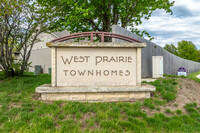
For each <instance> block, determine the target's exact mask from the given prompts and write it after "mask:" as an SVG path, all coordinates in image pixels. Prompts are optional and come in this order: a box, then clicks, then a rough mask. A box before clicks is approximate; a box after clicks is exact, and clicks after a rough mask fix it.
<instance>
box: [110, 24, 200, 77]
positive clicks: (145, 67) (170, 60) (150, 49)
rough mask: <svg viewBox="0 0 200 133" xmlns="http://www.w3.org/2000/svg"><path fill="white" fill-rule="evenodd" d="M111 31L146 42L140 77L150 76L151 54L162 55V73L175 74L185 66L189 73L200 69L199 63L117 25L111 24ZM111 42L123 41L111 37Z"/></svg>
mask: <svg viewBox="0 0 200 133" xmlns="http://www.w3.org/2000/svg"><path fill="white" fill-rule="evenodd" d="M112 33H116V34H121V35H125V36H129V37H132V38H134V39H137V40H139V41H142V42H144V43H146V44H147V47H146V48H143V49H142V77H152V56H163V64H164V74H170V75H175V74H177V71H178V68H179V67H185V68H186V69H187V70H188V71H189V73H193V72H197V71H200V63H198V62H194V61H190V60H186V59H182V58H180V57H178V56H175V55H173V54H171V53H169V52H168V51H166V50H164V49H163V48H162V47H160V46H159V45H156V44H155V43H152V42H150V41H148V40H146V39H144V38H141V37H139V36H137V35H135V34H133V33H132V32H130V31H128V30H126V29H124V28H122V27H120V26H118V25H113V26H112ZM113 42H125V41H123V40H119V39H115V38H113Z"/></svg>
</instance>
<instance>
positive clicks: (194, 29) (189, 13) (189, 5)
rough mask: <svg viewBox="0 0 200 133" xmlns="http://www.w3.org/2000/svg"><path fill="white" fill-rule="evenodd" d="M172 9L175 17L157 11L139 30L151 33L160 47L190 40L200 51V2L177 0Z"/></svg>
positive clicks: (198, 0)
mask: <svg viewBox="0 0 200 133" xmlns="http://www.w3.org/2000/svg"><path fill="white" fill-rule="evenodd" d="M170 1H172V0H170ZM171 9H172V11H173V15H170V14H169V13H165V12H164V11H162V10H157V11H155V12H154V13H153V15H152V17H151V18H150V19H149V20H144V21H143V24H142V25H140V26H138V29H140V30H146V31H147V32H148V33H150V35H151V36H153V37H155V39H154V40H152V41H153V42H154V43H156V44H158V45H160V46H164V45H165V44H175V45H177V42H178V41H181V40H188V41H192V42H193V43H194V44H195V45H196V46H197V48H198V49H200V0H175V4H174V6H173V7H172V8H171Z"/></svg>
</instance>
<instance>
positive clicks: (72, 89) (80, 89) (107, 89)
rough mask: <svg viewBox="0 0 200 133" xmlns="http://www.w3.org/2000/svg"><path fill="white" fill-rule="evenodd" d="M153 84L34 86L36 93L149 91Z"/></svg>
mask: <svg viewBox="0 0 200 133" xmlns="http://www.w3.org/2000/svg"><path fill="white" fill-rule="evenodd" d="M155 90H156V88H155V86H152V85H149V84H142V85H141V86H66V87H52V86H51V85H50V84H45V85H42V86H39V87H37V88H36V92H37V93H74V92H99V93H101V92H143V91H144V92H146V91H147V92H150V91H155Z"/></svg>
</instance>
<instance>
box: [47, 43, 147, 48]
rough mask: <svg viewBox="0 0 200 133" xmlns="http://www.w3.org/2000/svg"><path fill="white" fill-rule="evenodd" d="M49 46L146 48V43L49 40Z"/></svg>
mask: <svg viewBox="0 0 200 133" xmlns="http://www.w3.org/2000/svg"><path fill="white" fill-rule="evenodd" d="M46 46H48V47H79V48H81V47H95V48H98V47H100V48H105V47H111V48H120V47H123V48H124V47H134V48H144V47H146V43H137V42H135V43H130V42H129V43H125V42H123V43H120V42H118V43H112V42H47V43H46Z"/></svg>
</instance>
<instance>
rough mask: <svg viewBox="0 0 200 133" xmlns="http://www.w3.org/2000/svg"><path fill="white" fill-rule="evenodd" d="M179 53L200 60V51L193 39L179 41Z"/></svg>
mask: <svg viewBox="0 0 200 133" xmlns="http://www.w3.org/2000/svg"><path fill="white" fill-rule="evenodd" d="M177 49H178V53H179V54H178V55H179V56H180V57H182V58H184V59H188V60H193V61H199V52H198V50H197V48H196V46H195V45H194V44H193V43H192V42H191V41H184V40H183V41H180V42H178V46H177Z"/></svg>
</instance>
